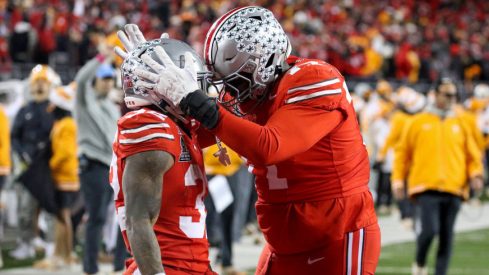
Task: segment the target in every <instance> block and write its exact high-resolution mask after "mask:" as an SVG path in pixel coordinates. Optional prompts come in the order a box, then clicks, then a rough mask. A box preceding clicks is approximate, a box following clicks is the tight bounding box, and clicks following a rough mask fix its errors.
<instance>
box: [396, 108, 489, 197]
mask: <svg viewBox="0 0 489 275" xmlns="http://www.w3.org/2000/svg"><path fill="white" fill-rule="evenodd" d="M394 155H395V157H394V167H393V171H392V182H393V185H394V188H395V187H396V186H397V185H400V184H402V183H403V182H404V180H405V179H406V176H407V175H408V174H409V178H408V194H409V196H411V197H412V196H413V195H415V194H418V193H422V192H424V191H427V190H435V191H440V192H447V193H451V194H454V195H457V196H460V197H463V198H465V199H467V198H468V191H469V187H468V184H467V179H468V177H475V176H480V175H482V169H483V168H482V159H481V151H480V150H479V149H478V148H477V145H476V143H475V140H474V137H473V134H472V133H471V130H470V128H469V127H468V126H467V125H466V122H465V121H464V120H463V119H462V118H460V117H459V116H449V117H447V118H445V119H444V120H441V119H440V117H439V116H438V115H435V114H432V113H428V112H423V113H420V114H417V115H414V116H413V118H412V119H411V121H410V123H409V125H407V126H406V127H405V128H404V130H403V133H402V135H401V140H400V141H399V142H398V143H397V145H396V146H395V154H394Z"/></svg>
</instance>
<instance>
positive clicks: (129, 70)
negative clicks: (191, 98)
mask: <svg viewBox="0 0 489 275" xmlns="http://www.w3.org/2000/svg"><path fill="white" fill-rule="evenodd" d="M156 46H161V47H162V48H163V49H164V50H165V51H166V53H167V54H168V56H169V57H170V58H171V59H172V61H173V63H175V65H176V66H179V67H180V68H183V67H184V66H185V59H184V55H185V52H191V53H192V55H193V56H194V57H195V61H196V62H195V63H194V66H195V69H196V71H197V82H198V83H199V86H200V88H201V89H202V90H204V91H206V90H207V86H208V83H209V82H208V81H207V78H209V77H210V76H211V72H209V71H207V70H206V69H205V66H204V62H203V61H202V59H201V58H200V56H199V55H198V54H197V53H196V52H195V51H194V50H193V49H192V48H191V47H190V46H189V45H188V44H186V43H184V42H182V41H179V40H175V39H166V38H162V39H155V40H152V41H148V42H146V43H143V44H140V45H138V47H136V49H134V50H133V51H132V52H131V53H130V54H129V56H128V57H127V58H126V59H125V60H124V63H123V64H122V66H121V70H122V86H123V90H124V94H125V97H124V101H125V103H126V106H127V107H128V108H130V109H137V108H139V107H141V106H148V105H155V106H156V107H158V108H159V109H160V110H161V111H162V112H163V113H168V112H169V113H172V114H173V115H174V116H176V117H177V118H179V119H180V120H182V121H184V122H187V121H186V120H185V119H184V118H183V117H182V115H184V114H183V112H182V111H181V110H180V108H179V107H176V106H175V105H174V104H173V103H172V102H171V100H169V99H167V98H165V97H164V96H163V95H161V94H160V93H158V92H156V91H151V90H147V89H142V88H141V87H138V86H136V85H135V83H136V82H137V81H138V76H136V75H134V71H135V70H136V69H138V68H139V69H144V70H147V71H150V72H153V73H156V72H155V71H154V70H153V69H151V68H150V67H149V66H148V65H146V64H145V63H144V62H143V61H142V60H141V56H142V55H143V54H145V53H146V54H148V55H149V56H150V57H151V58H153V59H154V60H157V61H158V60H159V58H158V57H157V55H156V53H155V50H154V48H155V47H156ZM160 63H162V62H161V60H160Z"/></svg>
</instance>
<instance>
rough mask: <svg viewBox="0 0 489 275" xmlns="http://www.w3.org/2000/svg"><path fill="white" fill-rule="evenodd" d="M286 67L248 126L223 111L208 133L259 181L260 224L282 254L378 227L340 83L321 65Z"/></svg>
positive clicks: (307, 62)
mask: <svg viewBox="0 0 489 275" xmlns="http://www.w3.org/2000/svg"><path fill="white" fill-rule="evenodd" d="M287 62H288V63H289V64H291V68H290V69H289V70H288V71H287V72H286V73H284V75H282V77H281V78H280V79H278V80H277V83H276V84H275V86H274V89H273V91H272V92H271V94H270V96H269V99H268V100H267V101H266V102H265V104H264V105H262V106H258V107H257V108H256V109H255V110H254V111H252V112H251V113H250V114H249V115H247V117H245V119H243V118H239V117H237V116H234V115H233V114H231V113H230V112H228V111H227V110H225V109H224V108H220V109H219V115H220V122H219V124H218V125H217V126H216V127H215V128H214V129H211V130H209V132H210V133H212V134H215V135H216V136H217V137H219V138H220V140H221V141H223V142H224V143H225V144H227V145H228V146H229V147H230V148H231V149H233V150H234V151H235V152H237V153H238V154H240V155H241V156H243V157H245V158H246V162H247V164H248V166H249V171H250V172H251V173H253V174H255V175H256V180H255V184H256V189H257V191H258V202H257V204H256V212H257V215H258V223H259V225H260V229H261V230H262V232H263V233H264V235H265V238H266V239H267V242H268V243H269V244H270V246H271V250H272V252H274V253H277V254H294V253H300V252H303V251H308V250H310V249H314V248H318V247H321V246H325V245H327V244H328V243H331V242H334V241H335V240H337V239H338V238H342V237H343V236H344V234H345V233H347V232H353V231H356V230H359V229H361V228H364V227H366V226H369V225H371V224H374V223H376V222H377V217H376V215H375V210H374V204H373V199H372V195H371V194H370V193H369V192H368V190H369V189H368V186H367V184H368V182H369V171H370V167H369V161H368V154H367V150H366V148H365V145H364V144H363V138H362V136H361V134H360V127H359V125H358V121H357V117H356V114H355V110H354V109H353V104H352V102H351V96H350V93H349V91H348V88H347V86H346V84H345V81H344V78H343V76H342V75H341V74H340V73H339V72H338V71H337V70H336V68H334V67H333V66H331V65H330V64H328V63H326V62H323V61H320V60H311V59H298V58H296V57H292V58H289V59H288V60H287ZM252 103H253V102H250V103H249V104H252ZM240 107H241V108H243V110H245V109H246V108H248V107H249V106H247V105H244V106H240ZM199 137H200V138H203V137H205V135H204V133H202V134H201V130H199ZM207 139H208V140H207V141H202V144H207V143H208V142H210V141H211V139H210V138H207Z"/></svg>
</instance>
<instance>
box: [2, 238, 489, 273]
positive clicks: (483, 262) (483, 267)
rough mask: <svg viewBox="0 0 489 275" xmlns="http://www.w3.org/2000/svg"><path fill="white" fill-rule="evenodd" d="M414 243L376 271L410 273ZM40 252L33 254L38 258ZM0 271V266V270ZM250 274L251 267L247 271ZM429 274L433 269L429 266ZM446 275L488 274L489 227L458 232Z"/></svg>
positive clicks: (383, 257)
mask: <svg viewBox="0 0 489 275" xmlns="http://www.w3.org/2000/svg"><path fill="white" fill-rule="evenodd" d="M436 245H437V242H436V241H435V242H434V243H433V245H432V247H431V251H430V254H429V259H428V265H429V266H430V267H433V266H434V262H435V255H436V247H435V246H436ZM414 251H415V244H414V242H408V243H401V244H394V245H389V246H385V247H383V248H382V252H381V254H380V260H379V265H378V268H377V272H376V274H389V275H401V274H411V264H412V262H413V259H414ZM2 254H3V260H4V262H5V266H4V268H14V267H22V266H31V265H32V262H33V261H32V260H25V261H17V260H15V259H12V258H11V257H9V256H8V251H7V250H4V251H2ZM40 256H41V255H40V254H38V255H37V257H38V259H39V258H40ZM0 273H1V269H0ZM249 273H250V274H254V270H250V272H249ZM430 274H433V269H432V268H430ZM448 274H451V275H472V274H474V275H475V274H477V275H489V229H484V230H479V231H473V232H468V233H460V234H457V235H456V237H455V244H454V252H453V257H452V264H451V266H450V271H449V273H448Z"/></svg>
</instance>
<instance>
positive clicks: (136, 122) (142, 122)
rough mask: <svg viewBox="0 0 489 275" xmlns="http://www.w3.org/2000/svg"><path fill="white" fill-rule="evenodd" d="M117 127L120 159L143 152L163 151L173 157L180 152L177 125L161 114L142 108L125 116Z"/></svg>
mask: <svg viewBox="0 0 489 275" xmlns="http://www.w3.org/2000/svg"><path fill="white" fill-rule="evenodd" d="M117 125H118V132H117V137H118V138H117V144H118V147H119V150H118V155H119V157H120V158H121V159H124V158H126V157H128V156H130V155H134V154H136V153H140V152H145V151H165V152H168V153H170V154H172V155H173V157H177V156H178V154H179V152H180V151H179V142H180V139H179V135H178V128H177V125H176V124H175V123H174V122H173V121H172V120H171V119H169V118H168V117H167V116H165V115H163V114H161V113H158V112H156V111H152V110H148V109H144V108H143V109H140V110H138V111H134V112H130V113H128V114H126V115H125V116H124V117H122V118H121V119H119V121H118V122H117Z"/></svg>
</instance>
